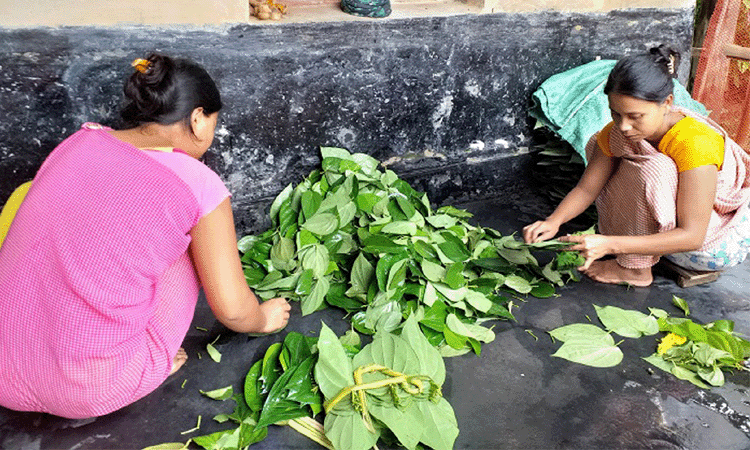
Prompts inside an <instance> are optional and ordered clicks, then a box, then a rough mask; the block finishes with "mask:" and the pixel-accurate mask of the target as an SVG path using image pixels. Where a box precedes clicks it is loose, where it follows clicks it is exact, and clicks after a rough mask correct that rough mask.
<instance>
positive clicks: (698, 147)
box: [596, 117, 724, 172]
mask: <svg viewBox="0 0 750 450" xmlns="http://www.w3.org/2000/svg"><path fill="white" fill-rule="evenodd" d="M613 125H614V123H613V122H610V123H608V124H607V125H606V126H605V127H604V128H603V129H602V131H600V132H599V135H598V136H597V139H596V142H597V144H599V148H600V149H601V150H602V152H603V153H604V154H605V155H607V156H612V155H613V154H612V150H611V149H610V148H609V133H610V132H611V130H612V126H613ZM658 150H659V151H660V152H661V153H664V154H665V155H667V156H669V157H670V158H672V159H673V160H674V162H675V164H676V165H677V171H678V172H685V171H686V170H690V169H695V168H696V167H700V166H707V165H711V164H713V165H715V166H716V167H717V168H718V169H720V170H721V165H722V163H723V162H724V138H723V137H722V136H721V135H720V134H719V133H717V132H716V131H714V129H713V128H711V127H710V126H708V125H706V124H705V123H703V122H700V121H699V120H697V119H694V118H692V117H685V118H683V119H681V120H680V121H678V122H677V123H676V124H674V126H673V127H672V128H670V129H669V131H667V134H665V135H664V137H663V138H662V139H661V142H659V148H658Z"/></svg>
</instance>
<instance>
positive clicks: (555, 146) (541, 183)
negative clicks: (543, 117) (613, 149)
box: [531, 121, 598, 224]
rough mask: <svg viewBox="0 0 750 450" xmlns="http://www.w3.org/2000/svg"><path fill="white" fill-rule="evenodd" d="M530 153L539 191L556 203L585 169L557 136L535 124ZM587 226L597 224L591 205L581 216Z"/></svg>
mask: <svg viewBox="0 0 750 450" xmlns="http://www.w3.org/2000/svg"><path fill="white" fill-rule="evenodd" d="M533 139H534V144H533V145H532V149H531V150H532V154H533V155H534V165H533V166H532V167H533V168H532V176H533V177H534V182H535V185H536V186H538V188H539V191H540V192H541V193H542V194H544V195H545V196H546V197H547V198H549V199H550V201H552V202H554V203H555V204H557V203H559V202H560V201H561V200H562V199H563V198H564V197H565V196H566V195H567V194H568V192H570V191H571V190H572V189H573V188H574V187H575V185H576V184H577V183H578V180H580V179H581V175H583V171H584V170H585V169H586V162H585V161H584V160H583V158H581V156H580V155H579V154H578V153H577V152H576V151H575V149H574V148H573V146H572V145H570V144H569V143H568V142H566V141H565V140H564V139H563V138H562V137H560V135H559V134H557V133H555V132H554V131H552V130H551V129H549V128H548V127H546V126H544V124H543V123H542V122H541V121H537V122H536V126H535V129H534V138H533ZM581 217H582V219H583V220H585V221H586V222H587V224H588V223H595V222H596V221H597V217H598V216H597V213H596V208H595V207H594V206H593V205H592V206H590V207H588V208H587V209H586V211H585V212H584V213H583V215H582V216H581Z"/></svg>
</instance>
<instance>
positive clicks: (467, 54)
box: [0, 7, 693, 233]
mask: <svg viewBox="0 0 750 450" xmlns="http://www.w3.org/2000/svg"><path fill="white" fill-rule="evenodd" d="M692 14H693V9H692V7H684V8H668V9H655V8H645V9H632V10H614V11H609V12H584V13H576V12H555V11H543V12H527V13H493V14H482V15H474V14H464V15H454V16H442V17H421V18H409V19H389V20H383V21H373V20H370V21H353V22H323V23H290V24H277V25H274V26H267V25H256V24H233V25H223V26H200V27H197V26H192V27H187V26H180V27H176V26H166V25H164V26H125V25H119V26H114V27H90V26H89V27H68V28H42V27H23V28H19V29H11V28H0V42H1V43H2V45H0V104H2V105H3V107H2V108H1V109H0V174H2V176H1V177H0V202H4V201H5V199H6V198H7V196H8V195H9V194H10V192H11V191H12V189H13V187H14V186H16V185H17V184H19V183H20V182H23V181H25V180H27V179H29V178H31V177H33V175H34V173H35V172H36V170H37V168H38V167H39V165H40V164H41V162H42V161H43V159H44V157H45V156H46V155H47V154H48V153H49V151H51V150H52V148H54V146H55V145H56V144H57V143H59V142H60V140H61V139H62V138H64V137H65V136H66V135H68V134H70V133H72V132H73V131H75V130H76V129H77V128H78V127H79V126H80V124H81V123H83V122H85V121H97V122H100V123H103V124H106V125H112V126H117V125H118V118H117V113H118V109H119V106H120V98H121V86H122V83H123V81H124V79H125V77H126V76H127V75H128V74H129V73H130V71H131V70H132V69H131V68H130V67H129V63H130V61H132V60H133V58H136V57H142V56H143V55H145V53H146V52H148V51H151V50H157V51H161V52H165V53H167V54H171V55H179V56H185V57H189V58H193V59H195V60H197V61H199V62H200V63H202V64H203V65H204V66H205V67H206V68H207V69H208V71H209V72H210V73H211V74H212V75H213V76H214V77H215V79H216V80H217V82H218V84H219V87H220V90H221V93H222V96H223V99H224V102H225V105H226V106H225V110H224V111H223V112H222V120H221V124H220V125H219V127H218V131H217V140H216V141H215V145H214V147H213V148H212V150H211V151H210V153H209V154H208V155H207V157H206V163H207V164H208V165H209V166H211V167H212V168H213V169H215V170H216V171H217V172H218V173H219V174H220V175H221V176H222V178H223V179H224V180H225V182H226V183H227V185H228V187H229V189H230V190H231V191H232V192H233V195H234V197H233V199H234V206H235V211H236V214H237V222H238V231H239V232H240V233H245V232H250V231H258V230H260V229H263V228H264V227H266V226H267V222H265V221H264V214H265V209H266V208H267V207H268V205H269V204H270V202H271V200H272V198H273V197H274V196H275V195H276V193H278V192H279V191H280V190H281V189H282V188H283V187H284V186H285V185H286V184H288V183H290V182H294V183H296V182H298V181H300V180H301V179H302V177H303V176H304V175H306V174H307V173H309V171H310V170H311V169H313V168H314V167H316V166H317V165H318V164H319V155H318V151H317V148H318V147H319V146H323V145H325V146H341V147H346V148H349V149H350V150H352V151H359V152H365V153H369V154H371V155H373V156H374V157H376V158H378V159H379V160H381V161H389V162H390V163H391V165H390V167H391V168H392V169H394V170H396V171H397V173H399V174H400V175H401V176H402V177H404V178H405V179H407V180H408V181H409V182H411V183H412V184H414V185H415V187H417V188H418V189H421V190H424V191H426V192H428V193H429V194H430V196H431V198H432V200H433V201H434V202H438V203H443V202H450V201H460V200H465V199H470V198H471V199H476V198H481V197H483V196H493V195H499V194H501V193H502V192H504V191H505V190H508V189H526V188H528V185H527V184H526V181H527V176H526V175H527V172H526V171H527V169H528V155H526V153H527V151H526V150H527V147H528V146H529V143H530V136H531V123H530V121H529V120H528V118H527V104H528V101H529V99H530V95H531V93H532V92H533V91H534V90H535V89H536V88H537V87H538V86H539V84H540V83H541V82H542V81H544V80H545V79H546V78H548V77H549V76H551V75H553V74H555V73H558V72H560V71H563V70H566V69H569V68H571V67H574V66H577V65H580V64H583V63H586V62H589V61H591V60H593V59H594V58H595V57H597V56H600V57H602V58H618V57H620V56H622V55H624V54H628V53H631V52H634V51H642V50H644V49H645V48H647V47H648V46H651V45H653V44H657V43H661V42H669V43H671V44H673V45H675V46H676V47H677V48H679V49H681V50H682V51H683V52H685V54H687V52H688V50H689V48H690V41H691V36H692ZM683 60H684V61H689V58H684V59H683ZM686 64H687V63H685V64H683V67H681V68H680V73H681V74H684V75H683V79H684V77H685V75H686V74H687V70H688V68H687V65H686Z"/></svg>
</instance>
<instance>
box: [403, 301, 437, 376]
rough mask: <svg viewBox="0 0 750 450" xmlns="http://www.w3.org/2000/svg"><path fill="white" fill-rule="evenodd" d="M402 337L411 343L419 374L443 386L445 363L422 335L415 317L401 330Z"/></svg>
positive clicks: (406, 322) (409, 319) (408, 320)
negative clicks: (417, 362)
mask: <svg viewBox="0 0 750 450" xmlns="http://www.w3.org/2000/svg"><path fill="white" fill-rule="evenodd" d="M401 337H402V338H403V339H404V340H405V341H406V342H408V343H409V345H410V346H411V348H412V350H414V353H415V355H416V356H417V360H418V361H419V370H418V372H419V373H420V374H422V375H427V376H428V377H430V378H432V381H434V382H435V383H437V384H438V385H442V384H443V382H444V381H445V363H444V362H443V358H441V357H440V353H439V352H438V351H437V349H436V348H435V347H433V346H432V344H430V342H429V341H428V340H427V338H426V337H425V335H424V334H423V333H422V331H421V329H420V327H419V324H418V322H417V320H416V318H415V317H414V316H410V317H409V318H408V319H406V321H405V322H404V326H403V328H402V329H401Z"/></svg>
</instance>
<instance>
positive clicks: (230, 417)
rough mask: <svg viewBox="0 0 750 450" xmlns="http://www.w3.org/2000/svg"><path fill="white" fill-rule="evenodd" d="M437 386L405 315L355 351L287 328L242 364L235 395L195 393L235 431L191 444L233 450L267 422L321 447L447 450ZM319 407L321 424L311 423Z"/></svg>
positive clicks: (449, 417)
mask: <svg viewBox="0 0 750 450" xmlns="http://www.w3.org/2000/svg"><path fill="white" fill-rule="evenodd" d="M313 374H314V375H313ZM444 380H445V365H444V363H443V358H442V357H441V356H440V354H439V352H438V351H437V350H436V349H435V348H434V347H433V346H432V345H430V343H429V342H428V341H427V338H425V336H424V335H423V334H422V332H421V331H420V329H419V325H418V324H417V322H416V319H415V318H414V317H410V318H409V319H407V320H406V321H405V322H404V325H403V327H402V329H401V332H400V335H395V334H392V333H388V332H382V331H381V332H378V333H376V334H375V336H374V338H373V341H372V342H371V343H370V344H368V345H366V346H365V347H364V348H362V349H361V350H360V339H359V336H358V335H357V333H356V332H353V331H349V332H347V333H346V334H345V335H344V336H342V337H341V338H339V337H337V336H336V334H334V333H333V331H331V330H330V329H329V328H328V327H327V326H326V325H325V324H322V327H321V331H320V338H319V339H318V338H312V337H306V336H303V335H301V334H299V333H296V332H291V333H289V334H287V336H286V338H285V339H284V342H283V344H282V343H276V344H273V345H271V346H270V347H269V348H268V349H267V350H266V353H265V355H264V357H263V359H262V360H260V361H257V362H256V363H255V364H253V366H252V367H251V368H250V371H249V372H248V374H247V377H246V378H245V383H244V395H242V394H235V393H234V391H233V389H232V387H231V386H228V387H225V388H221V389H216V390H213V391H209V392H203V391H201V392H202V393H203V394H204V395H205V396H207V397H210V398H212V399H214V400H221V401H224V400H227V399H230V398H231V399H232V400H234V401H235V403H236V406H235V409H234V412H232V413H231V414H219V415H217V416H215V417H214V420H216V421H217V422H220V423H224V422H228V421H231V422H234V424H235V425H234V426H233V427H231V428H229V429H227V430H224V431H219V432H216V433H212V434H209V435H205V436H199V437H195V438H192V439H191V441H192V442H194V443H196V444H198V445H200V446H202V447H203V448H205V449H206V450H219V449H222V450H240V449H244V448H246V447H247V446H249V445H251V444H253V443H256V442H259V441H261V440H263V439H265V437H266V435H267V433H268V426H269V425H273V424H276V425H289V426H291V427H292V428H294V429H295V430H296V431H298V432H300V433H302V434H303V435H305V436H307V437H309V438H310V439H312V440H314V441H315V442H317V443H319V444H320V445H322V446H323V447H326V448H328V449H329V450H333V449H347V450H357V449H361V450H366V449H369V448H372V447H373V446H375V444H376V443H377V442H378V440H384V441H386V443H387V444H389V445H390V444H397V443H398V444H400V445H402V446H404V447H406V448H408V449H416V448H417V447H418V445H419V444H420V442H421V443H422V444H424V445H428V446H430V447H432V448H434V449H435V450H449V449H451V448H453V442H454V441H455V439H456V436H458V425H457V423H456V418H455V415H454V413H453V408H452V407H451V406H450V404H449V403H448V401H447V400H445V398H443V396H442V390H441V387H442V384H443V382H444ZM323 395H325V400H326V401H325V403H323ZM324 405H325V427H323V425H321V424H320V423H319V422H317V421H316V420H315V419H314V417H315V416H317V415H318V414H319V413H321V412H322V411H323V410H324ZM199 422H200V421H199ZM190 431H194V430H190ZM187 445H188V444H179V443H175V444H162V445H160V446H155V447H152V449H166V448H183V447H186V446H187Z"/></svg>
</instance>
